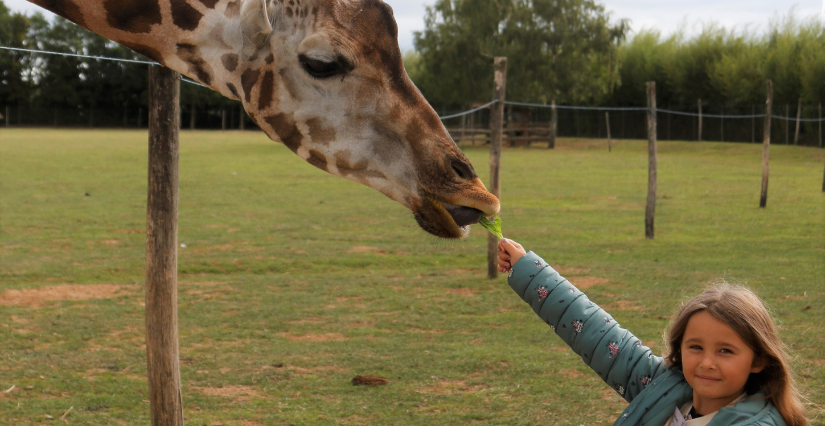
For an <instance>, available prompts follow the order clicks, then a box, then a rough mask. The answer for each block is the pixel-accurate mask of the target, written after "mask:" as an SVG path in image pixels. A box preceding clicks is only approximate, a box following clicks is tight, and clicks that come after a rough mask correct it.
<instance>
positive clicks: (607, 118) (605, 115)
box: [604, 111, 613, 152]
mask: <svg viewBox="0 0 825 426" xmlns="http://www.w3.org/2000/svg"><path fill="white" fill-rule="evenodd" d="M604 122H605V123H606V124H607V152H611V151H613V148H612V147H611V146H610V111H605V112H604Z"/></svg>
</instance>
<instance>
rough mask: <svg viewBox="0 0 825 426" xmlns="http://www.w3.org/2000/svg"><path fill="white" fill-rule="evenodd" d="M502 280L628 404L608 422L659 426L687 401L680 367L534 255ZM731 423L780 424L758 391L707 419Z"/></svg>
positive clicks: (718, 424) (713, 425)
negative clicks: (672, 367) (655, 351)
mask: <svg viewBox="0 0 825 426" xmlns="http://www.w3.org/2000/svg"><path fill="white" fill-rule="evenodd" d="M508 282H509V284H510V287H511V288H512V289H513V291H515V292H516V293H517V294H518V295H519V296H520V297H521V298H522V299H524V301H525V302H527V304H529V305H530V306H531V307H532V308H533V311H534V312H535V313H536V314H537V315H538V316H539V317H541V319H542V320H543V321H544V322H545V323H547V324H548V325H550V327H551V328H552V329H553V330H554V331H555V332H556V334H558V335H559V337H561V338H562V340H564V341H565V343H567V344H568V345H569V346H570V347H571V348H572V349H573V351H574V352H576V353H577V354H578V355H579V356H581V358H582V361H584V363H585V364H587V366H589V367H590V368H592V369H593V371H595V372H596V374H598V375H599V377H601V379H602V380H604V382H605V383H607V384H608V385H609V386H610V387H612V388H613V389H615V390H616V392H618V393H619V395H621V396H622V397H624V399H625V400H626V401H627V402H629V403H630V405H628V407H627V408H626V409H625V410H624V412H623V413H622V414H621V416H619V418H618V419H617V420H616V422H615V423H614V425H621V426H625V425H650V426H663V425H665V424H666V423H667V422H668V420H669V418H670V417H671V416H673V412H674V411H675V410H676V407H681V406H682V405H683V404H684V403H686V402H688V401H690V400H692V398H693V390H692V389H691V387H690V385H689V384H688V383H687V381H685V377H684V375H683V374H682V372H681V370H678V369H671V368H669V367H668V366H667V365H666V364H665V362H664V359H662V358H661V357H658V356H656V355H654V354H653V352H651V350H650V348H648V347H646V346H644V345H642V342H641V341H640V340H639V339H638V338H636V336H634V335H633V334H632V333H630V332H629V331H627V330H625V329H623V328H622V327H621V326H619V324H617V323H616V321H615V320H614V319H613V317H611V316H610V314H608V313H607V312H605V311H604V310H603V309H601V308H600V307H599V306H598V305H596V304H595V303H593V302H591V301H590V300H589V299H588V298H587V296H585V295H584V294H583V293H582V292H581V291H579V290H578V289H577V288H576V287H574V286H573V285H572V284H571V283H570V282H569V281H567V280H566V279H565V278H564V277H562V276H561V275H559V273H558V272H556V271H555V270H554V269H553V268H551V267H550V266H549V265H547V263H545V262H544V260H542V259H541V258H540V257H538V256H537V255H536V254H535V253H533V252H529V253H527V254H526V255H525V256H524V257H522V258H521V259H519V261H518V262H517V263H516V264H515V265H514V266H513V269H512V270H511V271H510V277H509V279H508ZM731 425H736V426H745V425H749V426H750V425H753V426H756V425H759V426H784V425H785V422H784V420H783V419H782V416H781V415H780V414H779V411H778V410H777V409H776V407H774V406H773V404H771V403H770V402H769V401H768V400H767V399H766V398H765V396H764V394H762V393H761V392H760V393H756V394H754V395H750V396H748V397H747V398H746V399H744V400H743V401H741V402H739V403H737V404H736V405H734V406H733V407H725V408H722V409H721V410H719V412H718V413H717V414H716V415H715V416H714V417H713V419H712V420H711V422H710V423H709V426H731Z"/></svg>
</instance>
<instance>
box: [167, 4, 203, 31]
mask: <svg viewBox="0 0 825 426" xmlns="http://www.w3.org/2000/svg"><path fill="white" fill-rule="evenodd" d="M169 5H170V6H171V7H172V22H174V23H175V26H177V27H178V28H180V29H182V30H186V31H193V30H194V29H195V28H198V24H199V23H200V21H201V18H203V13H200V12H198V10H197V9H195V8H194V7H192V6H189V3H186V1H184V0H170V1H169Z"/></svg>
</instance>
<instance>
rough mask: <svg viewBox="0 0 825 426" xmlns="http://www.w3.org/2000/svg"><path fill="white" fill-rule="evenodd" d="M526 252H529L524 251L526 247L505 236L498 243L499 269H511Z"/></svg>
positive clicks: (504, 270) (503, 270)
mask: <svg viewBox="0 0 825 426" xmlns="http://www.w3.org/2000/svg"><path fill="white" fill-rule="evenodd" d="M525 254H527V252H526V251H524V247H522V246H521V244H519V243H517V242H515V241H513V240H508V239H507V238H503V239H502V240H501V241H499V243H498V270H499V271H501V272H509V271H510V269H512V268H513V265H515V264H516V262H518V260H519V259H521V257H522V256H524V255H525Z"/></svg>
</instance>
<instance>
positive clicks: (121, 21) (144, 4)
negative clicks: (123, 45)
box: [103, 0, 161, 33]
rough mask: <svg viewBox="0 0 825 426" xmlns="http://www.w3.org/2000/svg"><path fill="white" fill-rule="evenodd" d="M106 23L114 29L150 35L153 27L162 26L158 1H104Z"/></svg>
mask: <svg viewBox="0 0 825 426" xmlns="http://www.w3.org/2000/svg"><path fill="white" fill-rule="evenodd" d="M103 8H104V9H105V10H106V22H108V23H109V25H110V26H112V27H113V28H116V29H119V30H122V31H126V32H130V33H148V32H149V31H151V27H152V25H160V23H161V16H160V6H159V5H158V2H157V1H145V0H104V1H103Z"/></svg>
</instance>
